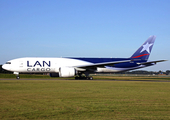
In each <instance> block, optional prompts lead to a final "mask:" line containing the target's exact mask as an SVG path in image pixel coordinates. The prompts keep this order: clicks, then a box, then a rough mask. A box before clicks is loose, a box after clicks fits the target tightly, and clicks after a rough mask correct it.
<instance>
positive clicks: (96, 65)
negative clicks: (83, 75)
mask: <svg viewBox="0 0 170 120" xmlns="http://www.w3.org/2000/svg"><path fill="white" fill-rule="evenodd" d="M125 62H131V60H123V61H113V62H104V63H96V64H90V65H83V66H74V67H76V68H81V69H96V68H97V67H105V66H114V64H118V63H125Z"/></svg>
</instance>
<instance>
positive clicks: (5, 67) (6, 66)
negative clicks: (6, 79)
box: [2, 64, 10, 70]
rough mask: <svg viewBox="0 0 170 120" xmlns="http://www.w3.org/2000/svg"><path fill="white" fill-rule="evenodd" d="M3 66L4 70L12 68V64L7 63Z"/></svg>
mask: <svg viewBox="0 0 170 120" xmlns="http://www.w3.org/2000/svg"><path fill="white" fill-rule="evenodd" d="M2 68H3V69H4V70H10V66H9V65H7V64H4V65H2Z"/></svg>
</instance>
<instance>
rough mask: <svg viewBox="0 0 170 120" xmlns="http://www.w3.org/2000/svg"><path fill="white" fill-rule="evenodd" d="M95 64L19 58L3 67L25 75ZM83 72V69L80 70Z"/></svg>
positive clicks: (57, 59)
mask: <svg viewBox="0 0 170 120" xmlns="http://www.w3.org/2000/svg"><path fill="white" fill-rule="evenodd" d="M91 64H93V63H90V62H87V61H82V60H76V59H69V58H43V57H42V58H41V57H40V58H36V57H35V58H34V57H26V58H18V59H14V60H10V61H8V62H7V63H6V64H4V65H3V68H4V69H6V70H8V71H12V72H19V73H20V72H23V73H52V72H59V68H60V67H75V69H76V66H82V65H91ZM77 69H78V70H80V71H83V69H79V68H77ZM118 71H120V70H113V69H107V68H97V70H96V71H95V72H118Z"/></svg>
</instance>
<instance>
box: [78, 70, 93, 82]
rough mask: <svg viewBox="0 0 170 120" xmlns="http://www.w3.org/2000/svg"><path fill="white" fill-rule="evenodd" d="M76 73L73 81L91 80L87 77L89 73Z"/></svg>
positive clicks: (91, 78)
mask: <svg viewBox="0 0 170 120" xmlns="http://www.w3.org/2000/svg"><path fill="white" fill-rule="evenodd" d="M84 74H85V75H83V73H78V76H76V77H75V80H93V77H91V76H89V73H86V72H85V73H84Z"/></svg>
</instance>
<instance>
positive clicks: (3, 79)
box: [0, 78, 170, 82]
mask: <svg viewBox="0 0 170 120" xmlns="http://www.w3.org/2000/svg"><path fill="white" fill-rule="evenodd" d="M0 80H49V81H50V80H63V81H64V80H69V81H72V79H43V78H21V79H15V78H0ZM76 81H78V80H76ZM79 81H126V82H170V81H169V80H96V79H94V80H79Z"/></svg>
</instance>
